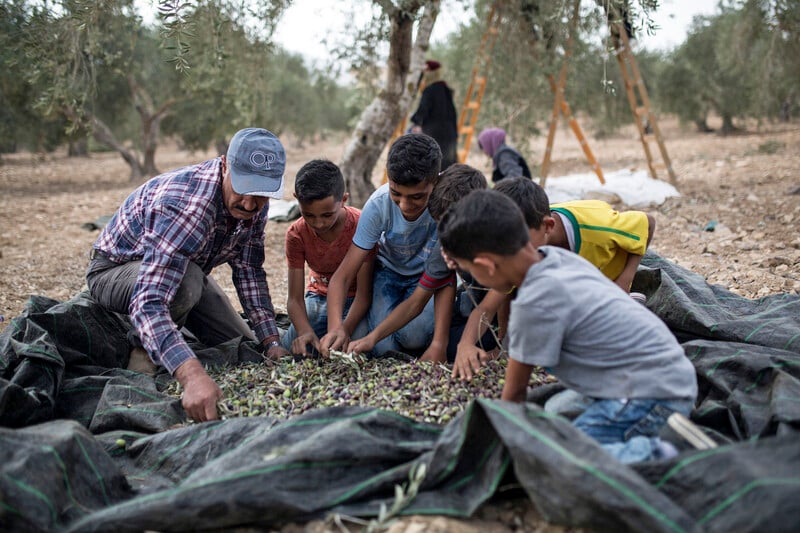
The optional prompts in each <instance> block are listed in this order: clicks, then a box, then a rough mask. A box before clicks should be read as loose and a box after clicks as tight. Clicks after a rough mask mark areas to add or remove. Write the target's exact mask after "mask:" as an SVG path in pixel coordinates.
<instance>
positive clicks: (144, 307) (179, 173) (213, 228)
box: [94, 158, 278, 373]
mask: <svg viewBox="0 0 800 533" xmlns="http://www.w3.org/2000/svg"><path fill="white" fill-rule="evenodd" d="M268 209H269V204H267V205H266V206H265V207H264V209H263V210H262V211H261V212H260V213H258V214H257V215H256V216H255V217H253V218H252V219H251V220H246V221H242V220H237V219H235V218H233V217H232V216H231V215H230V214H229V213H228V211H227V209H226V208H225V206H224V203H223V199H222V166H221V158H215V159H212V160H209V161H206V162H204V163H200V164H198V165H194V166H188V167H184V168H179V169H177V170H174V171H172V172H168V173H166V174H161V175H159V176H156V177H154V178H153V179H151V180H149V181H148V182H146V183H145V184H144V185H142V186H141V187H139V188H138V189H136V190H135V191H134V192H133V193H132V194H131V195H130V196H128V198H127V199H126V200H125V202H124V203H123V204H122V207H120V209H119V210H118V211H117V212H116V213H115V214H114V216H113V217H112V218H111V220H110V221H109V222H108V224H107V225H106V226H105V228H104V229H103V231H102V232H101V233H100V236H99V237H98V238H97V241H96V242H95V244H94V247H95V248H96V249H98V250H99V251H101V252H102V253H103V254H104V255H105V256H106V257H108V259H110V260H111V261H114V262H115V263H126V262H128V261H136V260H141V261H142V264H141V267H140V268H139V275H138V279H137V280H136V284H135V286H134V289H133V294H132V296H131V302H130V307H129V313H130V317H131V322H132V323H133V325H134V327H135V328H136V330H137V331H138V332H139V335H140V337H141V340H142V344H144V347H145V349H147V351H148V352H149V353H150V355H151V356H152V357H153V359H155V360H156V361H160V362H161V364H162V365H164V366H165V367H166V368H167V370H168V371H169V372H170V373H173V372H174V371H175V369H176V368H178V367H179V366H180V365H181V364H183V363H184V362H185V361H187V360H188V359H190V358H192V357H195V355H194V353H193V352H192V350H191V349H190V348H189V346H188V345H187V344H186V342H185V340H184V339H183V336H182V335H181V334H180V332H179V331H178V327H177V326H176V325H175V323H174V322H173V321H172V319H171V318H170V314H169V304H170V302H172V299H173V298H174V296H175V293H176V292H177V290H178V286H179V285H180V283H181V281H182V280H183V276H184V274H185V273H186V269H187V267H188V265H189V262H190V261H192V262H194V263H196V264H197V265H198V266H200V268H201V269H202V270H203V272H205V273H206V274H209V273H210V272H211V270H212V269H213V268H214V267H216V266H218V265H221V264H223V263H228V264H230V266H231V268H232V270H233V284H234V286H235V287H236V291H237V293H238V295H239V301H240V302H241V303H242V308H243V309H244V310H245V312H246V313H247V316H248V317H249V318H250V322H251V325H252V327H253V328H254V330H255V332H256V336H257V338H258V339H259V340H260V341H263V340H264V339H265V338H267V337H270V336H273V335H277V334H278V330H277V326H276V325H275V311H274V309H273V307H272V301H271V299H270V295H269V287H268V286H267V275H266V272H264V268H263V266H262V265H263V263H264V226H265V224H266V223H267V211H268Z"/></svg>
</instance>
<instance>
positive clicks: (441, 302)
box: [420, 284, 456, 363]
mask: <svg viewBox="0 0 800 533" xmlns="http://www.w3.org/2000/svg"><path fill="white" fill-rule="evenodd" d="M455 299H456V287H455V285H453V284H451V285H447V286H445V287H442V288H441V289H439V290H437V291H436V293H434V295H433V316H434V326H433V341H432V342H431V345H430V346H429V347H428V349H427V350H425V353H423V354H422V357H420V361H432V362H434V363H446V362H447V345H448V343H449V342H450V323H451V322H452V319H453V302H454V301H455Z"/></svg>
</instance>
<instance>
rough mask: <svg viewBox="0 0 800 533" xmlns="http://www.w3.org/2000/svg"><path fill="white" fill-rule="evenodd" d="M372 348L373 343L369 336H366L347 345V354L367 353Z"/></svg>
mask: <svg viewBox="0 0 800 533" xmlns="http://www.w3.org/2000/svg"><path fill="white" fill-rule="evenodd" d="M374 347H375V341H374V340H373V339H372V336H371V335H367V336H366V337H362V338H360V339H358V340H354V341H353V342H351V343H349V344H348V345H347V353H369V352H371V351H372V349H373V348H374Z"/></svg>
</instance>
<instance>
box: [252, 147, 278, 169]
mask: <svg viewBox="0 0 800 533" xmlns="http://www.w3.org/2000/svg"><path fill="white" fill-rule="evenodd" d="M275 159H276V157H275V154H265V153H264V152H260V151H256V152H253V153H252V154H250V164H251V165H253V166H254V167H265V168H266V169H267V170H272V167H271V166H270V165H271V164H272V163H274V162H275Z"/></svg>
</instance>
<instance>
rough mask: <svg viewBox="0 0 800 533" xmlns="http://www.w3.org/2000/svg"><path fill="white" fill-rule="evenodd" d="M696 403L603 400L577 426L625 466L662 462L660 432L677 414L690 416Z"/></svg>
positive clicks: (675, 400)
mask: <svg viewBox="0 0 800 533" xmlns="http://www.w3.org/2000/svg"><path fill="white" fill-rule="evenodd" d="M693 407H694V401H693V400H677V399H672V400H653V399H634V400H627V401H626V400H602V399H596V400H594V401H592V402H591V404H589V406H588V407H587V408H586V410H585V411H583V413H581V414H580V415H579V416H578V417H577V418H576V419H575V420H573V422H572V423H573V424H574V425H575V426H576V427H578V428H579V429H580V430H581V431H583V432H584V433H586V434H587V435H589V436H590V437H592V438H593V439H594V440H596V441H597V442H599V443H600V444H601V445H602V447H603V448H604V449H605V450H606V451H607V452H608V453H610V454H611V455H612V456H614V457H615V458H616V459H617V460H619V461H620V462H621V463H626V464H627V463H637V462H639V461H647V460H650V459H661V458H662V455H661V449H662V448H661V439H660V438H659V437H658V434H659V431H660V430H661V428H662V427H663V426H664V424H666V422H667V418H668V417H669V415H671V414H672V413H674V412H678V413H681V414H683V415H685V416H689V414H690V413H691V412H692V408H693Z"/></svg>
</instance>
